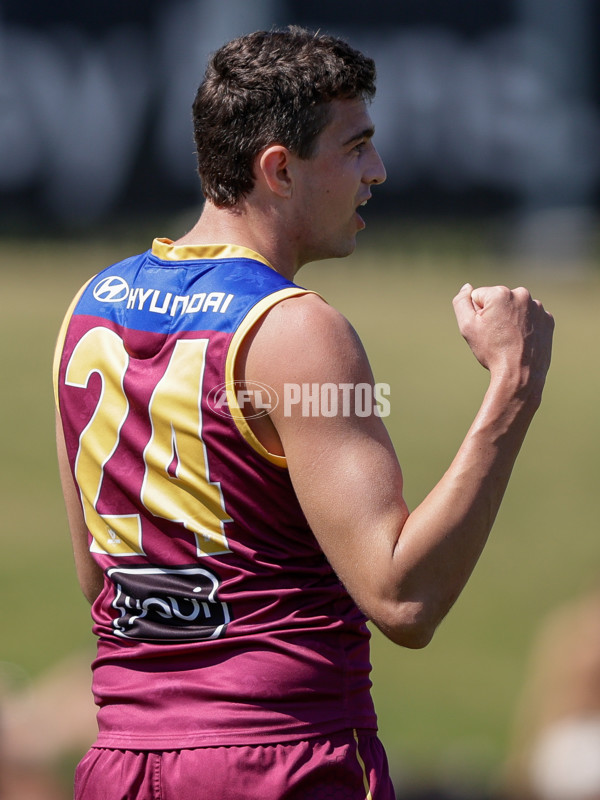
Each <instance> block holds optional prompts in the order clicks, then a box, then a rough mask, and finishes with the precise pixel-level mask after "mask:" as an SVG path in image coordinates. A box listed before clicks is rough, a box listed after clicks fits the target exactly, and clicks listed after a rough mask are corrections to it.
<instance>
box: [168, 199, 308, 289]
mask: <svg viewBox="0 0 600 800" xmlns="http://www.w3.org/2000/svg"><path fill="white" fill-rule="evenodd" d="M282 230H283V231H285V227H283V226H282V225H280V224H277V223H276V222H275V221H271V220H269V223H268V224H266V216H265V215H263V214H260V213H257V212H256V211H255V210H251V209H249V208H248V206H247V205H245V204H240V205H239V206H236V207H235V208H233V209H229V208H218V207H217V206H215V205H213V204H212V203H210V202H208V201H207V202H206V203H205V205H204V208H203V210H202V213H201V215H200V218H199V219H198V221H197V222H196V224H195V225H194V227H193V228H192V229H191V230H190V231H189V232H188V233H186V234H184V235H183V236H182V237H181V238H179V239H178V240H177V241H176V242H175V244H176V245H184V244H187V245H195V244H198V245H201V244H236V245H240V246H241V247H247V248H249V249H250V250H254V252H255V253H258V254H259V255H261V256H262V257H263V258H265V259H266V260H267V261H268V262H269V264H271V266H272V267H273V268H274V269H275V270H276V271H277V272H279V273H281V274H282V275H284V276H285V277H286V278H288V279H289V280H293V278H294V275H295V274H296V272H297V271H298V269H299V268H300V266H301V264H298V263H296V260H295V258H294V254H293V252H292V247H291V243H290V242H289V240H286V237H285V236H283V237H282V235H281V232H282Z"/></svg>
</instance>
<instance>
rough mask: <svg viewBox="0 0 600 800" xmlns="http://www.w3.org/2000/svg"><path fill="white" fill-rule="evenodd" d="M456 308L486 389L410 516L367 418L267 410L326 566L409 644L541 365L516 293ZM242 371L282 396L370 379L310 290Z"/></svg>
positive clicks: (460, 564) (516, 434) (259, 336)
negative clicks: (297, 387) (290, 388)
mask: <svg viewBox="0 0 600 800" xmlns="http://www.w3.org/2000/svg"><path fill="white" fill-rule="evenodd" d="M454 304H455V311H456V316H457V320H458V324H459V328H460V330H461V332H462V333H463V335H464V336H465V338H466V339H467V342H468V343H469V345H470V347H471V349H472V350H473V352H474V353H475V355H476V357H477V358H478V360H479V361H480V362H481V363H482V364H483V365H484V366H485V367H486V368H487V369H489V371H490V384H489V388H488V390H487V392H486V395H485V397H484V400H483V402H482V405H481V408H480V410H479V412H478V413H477V415H476V417H475V419H474V421H473V424H472V425H471V428H470V429H469V431H468V433H467V435H466V437H465V439H464V441H463V443H462V445H461V447H460V449H459V451H458V453H457V455H456V457H455V458H454V460H453V462H452V464H451V465H450V467H449V468H448V470H447V472H446V473H445V475H444V476H443V477H442V479H441V480H440V481H439V482H438V483H437V484H436V486H435V487H434V488H433V489H432V491H431V492H430V493H429V494H428V495H427V497H426V498H425V500H424V501H423V502H422V503H421V504H420V505H419V506H418V507H417V508H416V509H415V510H414V511H413V512H412V513H409V511H408V508H407V507H406V503H405V502H404V499H403V496H402V473H401V469H400V466H399V463H398V459H397V457H396V454H395V452H394V449H393V446H392V444H391V442H390V439H389V437H388V434H387V432H386V429H385V427H384V425H383V423H382V421H381V419H379V418H378V417H377V416H375V415H372V416H369V417H359V416H357V415H355V414H350V415H349V416H344V415H342V414H339V413H338V414H337V415H336V416H334V417H327V416H323V415H318V416H303V415H302V409H301V407H300V406H299V405H298V406H294V407H292V408H288V409H287V412H288V413H287V414H286V413H285V412H286V409H285V407H284V404H282V403H280V404H279V406H278V407H277V409H275V410H274V412H273V413H272V415H271V421H272V423H273V426H274V431H275V433H276V434H277V435H278V436H279V439H280V441H281V444H282V447H283V450H284V452H285V454H286V457H287V461H288V467H289V470H290V476H291V478H292V481H293V483H294V487H295V490H296V492H297V495H298V498H299V501H300V503H301V505H302V508H303V510H304V512H305V514H306V516H307V519H308V521H309V523H310V525H311V527H312V529H313V531H314V533H315V536H316V537H317V539H318V541H319V543H320V544H321V546H322V548H323V550H324V552H325V554H326V555H327V557H328V559H329V561H330V563H331V564H332V566H333V568H334V569H335V570H336V572H337V573H338V575H339V576H340V578H341V580H342V581H343V582H344V583H345V585H346V587H347V589H348V591H349V592H350V594H351V595H352V596H353V597H354V599H355V600H356V602H357V603H358V605H359V606H361V608H362V609H363V610H364V612H365V613H366V614H367V615H368V616H369V617H370V618H371V619H372V620H373V622H375V624H376V625H377V626H378V627H379V628H381V630H382V631H383V632H384V633H385V634H386V635H387V636H388V637H389V638H391V639H392V640H394V641H395V642H397V643H399V644H403V645H406V646H409V647H422V646H424V645H425V644H427V643H428V642H429V640H430V639H431V636H432V635H433V632H434V631H435V628H436V626H437V625H438V624H439V622H440V621H441V620H442V619H443V617H444V616H445V614H446V613H447V612H448V610H449V609H450V607H451V606H452V604H453V603H454V601H455V600H456V598H457V597H458V595H459V594H460V592H461V590H462V589H463V587H464V585H465V583H466V582H467V580H468V578H469V576H470V574H471V572H472V570H473V568H474V566H475V564H476V562H477V559H478V558H479V555H480V553H481V551H482V549H483V547H484V545H485V543H486V540H487V537H488V534H489V532H490V529H491V527H492V524H493V521H494V519H495V516H496V513H497V511H498V508H499V505H500V502H501V500H502V497H503V495H504V491H505V489H506V485H507V483H508V480H509V477H510V473H511V470H512V467H513V464H514V462H515V459H516V457H517V454H518V452H519V449H520V447H521V444H522V442H523V439H524V437H525V434H526V431H527V429H528V426H529V423H530V422H531V419H532V417H533V415H534V413H535V411H536V410H537V408H538V406H539V403H540V399H541V392H542V387H543V384H544V379H545V375H546V371H547V369H548V366H549V361H550V349H551V338H552V329H553V320H552V317H551V316H550V315H548V314H546V312H545V311H544V310H543V308H542V307H541V305H540V304H538V303H537V302H536V301H534V300H532V299H531V297H530V296H529V294H528V293H527V292H526V291H525V290H522V289H518V290H514V291H509V290H508V289H506V288H504V287H494V288H485V289H477V290H472V287H470V286H466V287H464V288H463V290H461V292H460V293H459V294H458V295H457V297H456V298H455V301H454ZM242 364H243V369H244V374H245V377H246V378H247V379H250V380H260V381H263V382H265V383H268V384H269V385H271V386H273V388H275V389H276V391H277V392H278V393H279V394H280V397H281V396H283V395H284V392H285V384H286V383H297V384H301V383H308V384H312V383H321V384H322V383H334V384H358V383H364V382H368V383H371V384H372V382H373V377H372V375H371V370H370V367H369V364H368V360H367V358H366V355H365V353H364V351H363V348H362V346H361V344H360V341H359V340H358V337H357V336H356V334H355V333H354V331H353V330H352V329H351V327H350V326H349V325H348V323H347V322H346V320H344V318H343V317H341V315H339V314H337V312H335V311H334V310H333V309H331V308H330V307H328V306H326V305H325V304H324V303H323V302H322V301H320V300H319V299H318V298H316V297H314V296H308V297H305V298H302V299H301V300H291V301H284V302H282V303H280V304H279V305H278V306H276V307H275V308H274V309H273V310H272V311H271V312H270V313H269V314H268V315H267V317H266V318H265V320H264V321H263V323H262V325H261V326H260V328H259V329H258V330H257V331H256V333H255V336H254V338H253V339H252V340H251V341H250V342H249V343H248V347H247V352H246V360H245V363H244V362H242Z"/></svg>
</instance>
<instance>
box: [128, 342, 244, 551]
mask: <svg viewBox="0 0 600 800" xmlns="http://www.w3.org/2000/svg"><path fill="white" fill-rule="evenodd" d="M207 345H208V340H207V339H180V340H179V341H178V342H177V343H176V344H175V349H174V350H173V355H172V356H171V360H170V362H169V364H168V366H167V369H166V371H165V374H164V375H163V377H162V378H161V380H160V381H159V382H158V384H157V385H156V388H155V390H154V393H153V395H152V399H151V400H150V409H149V410H150V418H151V420H152V436H151V438H150V441H149V442H148V445H147V446H146V449H145V450H144V461H145V462H146V474H145V476H144V483H143V485H142V502H143V503H144V505H145V506H146V508H147V509H149V510H150V511H151V512H152V513H153V514H155V515H156V516H157V517H162V518H163V519H168V520H171V521H172V522H180V523H182V524H183V525H184V526H185V527H186V528H187V529H188V530H189V531H191V532H192V533H193V534H194V535H195V537H196V548H197V555H199V556H204V555H209V554H211V555H215V554H217V553H227V552H229V547H228V546H227V539H226V538H225V534H224V531H223V523H224V522H230V521H231V519H230V517H228V516H227V513H226V511H225V509H224V506H223V495H222V492H221V487H220V485H219V484H218V483H211V482H210V479H209V474H208V464H207V457H206V447H205V445H204V442H203V440H202V408H201V406H200V402H201V397H202V380H203V377H204V363H205V357H206V347H207Z"/></svg>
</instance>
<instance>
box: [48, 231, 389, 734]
mask: <svg viewBox="0 0 600 800" xmlns="http://www.w3.org/2000/svg"><path fill="white" fill-rule="evenodd" d="M305 291H306V290H304V289H301V288H300V287H298V286H296V285H295V284H293V283H291V282H290V281H288V280H286V279H285V278H284V277H283V276H281V275H280V274H279V273H277V272H276V271H275V270H274V269H272V268H271V267H270V265H268V264H267V263H266V262H265V260H264V259H262V258H261V257H260V256H258V255H257V254H256V253H254V252H252V251H250V250H247V249H245V248H241V247H237V246H221V245H217V246H203V247H187V246H185V247H177V246H174V245H172V243H171V242H169V241H168V240H156V241H155V242H154V244H153V248H152V250H151V251H148V252H146V253H143V254H141V255H139V256H135V257H133V258H130V259H127V260H126V261H123V262H121V263H119V264H116V265H114V266H112V267H109V268H108V269H106V270H105V271H103V272H102V273H100V274H99V275H97V276H96V277H95V278H93V279H92V280H91V281H90V282H89V283H88V284H87V285H86V286H85V287H84V288H83V290H82V291H81V292H80V294H79V295H78V297H77V298H76V299H75V301H74V303H73V305H72V307H71V309H70V310H69V313H68V314H67V318H66V319H65V322H64V324H63V328H62V330H61V335H60V338H59V343H58V346H57V354H56V361H55V388H56V397H57V403H58V407H59V410H60V415H61V419H62V423H63V428H64V433H65V440H66V446H67V452H68V457H69V461H70V464H71V468H72V471H73V476H74V479H75V482H76V485H77V487H78V490H79V494H80V497H81V503H82V508H83V513H84V516H85V520H86V525H87V527H88V530H89V546H90V551H91V553H92V554H93V557H94V559H95V560H96V561H97V563H98V564H99V566H100V567H101V568H102V570H103V572H104V588H103V590H102V592H101V594H100V596H99V597H98V599H97V600H96V602H95V603H94V605H93V608H92V616H93V621H94V632H95V634H96V635H97V637H98V653H97V658H96V660H95V662H94V665H93V671H94V680H93V691H94V694H95V697H96V702H97V704H98V706H99V711H98V724H99V737H98V740H97V745H98V746H103V747H115V748H128V749H172V748H177V749H179V748H187V747H199V746H205V745H212V744H221V745H223V744H252V743H261V742H263V743H266V742H281V741H286V740H292V739H300V738H307V737H311V736H323V735H327V734H330V733H333V732H335V731H339V730H343V729H348V728H363V729H369V728H371V729H374V728H375V727H376V719H375V714H374V711H373V705H372V701H371V697H370V686H371V683H370V678H369V673H370V664H369V632H368V629H367V626H366V620H365V618H364V616H363V614H362V613H361V612H360V611H359V610H358V608H357V607H356V605H355V603H354V602H353V601H352V599H351V598H350V596H349V595H348V593H347V592H346V590H345V589H344V587H343V586H342V585H341V583H340V581H339V580H338V578H337V576H336V575H335V573H334V572H333V570H332V569H331V567H330V566H329V564H328V562H327V560H326V559H325V556H324V555H323V552H322V551H321V549H320V547H319V544H318V543H317V541H316V539H315V537H314V536H313V534H312V532H311V530H310V528H309V526H308V524H307V522H306V519H305V517H304V514H303V512H302V509H301V508H300V505H299V503H298V501H297V499H296V496H295V493H294V490H293V488H292V485H291V482H290V478H289V475H288V472H287V468H286V463H285V458H283V457H281V456H278V455H274V454H271V453H269V452H267V451H266V450H265V449H264V447H263V446H262V445H261V444H260V442H259V441H258V440H257V439H256V437H255V436H254V435H253V433H252V431H251V429H250V427H249V425H248V422H247V420H246V418H245V416H244V408H243V406H244V399H247V398H248V395H247V391H248V390H250V391H251V392H252V391H253V392H254V397H253V399H254V401H255V402H254V404H253V407H254V409H255V412H256V409H257V408H258V409H259V412H260V410H261V409H264V413H267V412H268V409H269V407H270V406H272V404H273V403H274V402H277V398H276V397H274V395H273V393H272V391H270V390H269V387H265V386H262V387H251V386H246V387H245V392H246V394H245V393H244V392H242V393H240V392H238V391H237V386H236V383H235V380H234V363H235V356H236V352H237V351H238V349H239V346H240V344H241V342H242V341H243V339H244V337H245V335H246V334H247V333H248V331H249V330H250V329H251V327H252V325H253V324H254V323H255V322H256V321H257V320H258V319H259V318H260V316H261V315H263V314H264V313H265V312H266V311H267V310H268V309H269V308H270V307H272V306H273V305H274V304H275V303H277V302H279V301H280V300H282V299H283V298H287V297H293V296H295V295H300V294H303V293H305Z"/></svg>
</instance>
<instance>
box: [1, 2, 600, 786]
mask: <svg viewBox="0 0 600 800" xmlns="http://www.w3.org/2000/svg"><path fill="white" fill-rule="evenodd" d="M287 24H301V25H306V26H309V27H311V28H319V29H321V30H323V31H326V32H328V33H333V34H337V35H342V36H344V37H346V38H347V39H348V40H349V41H350V42H351V44H353V45H354V46H356V47H358V48H359V49H361V50H363V51H365V52H366V53H367V54H368V55H370V56H372V57H373V58H374V59H375V60H376V62H377V67H378V92H377V97H376V99H375V101H374V103H373V106H372V109H371V113H372V116H373V119H374V121H375V124H376V129H377V133H376V144H377V146H378V148H379V150H380V153H381V155H382V157H383V160H384V162H385V164H386V167H387V171H388V179H387V182H386V183H385V185H384V186H383V187H380V188H378V189H377V192H376V193H375V196H374V199H373V200H372V201H371V203H370V204H369V207H368V209H367V210H366V219H367V223H368V227H367V230H366V231H365V232H364V233H363V234H361V237H360V241H359V247H358V250H357V252H356V253H355V254H354V255H353V256H352V257H351V258H349V259H346V260H344V261H343V262H326V263H322V264H315V265H310V266H308V267H306V268H305V269H304V270H303V271H302V273H301V282H302V283H303V284H304V285H307V286H310V287H311V288H315V289H316V290H318V291H320V292H322V293H323V294H324V295H325V296H326V297H327V299H328V300H329V301H330V302H331V303H332V304H333V305H335V306H336V307H338V308H339V309H340V310H342V311H343V312H344V313H345V314H347V316H348V317H349V318H350V319H351V321H352V322H353V324H354V325H355V327H356V328H357V330H358V332H359V334H360V335H361V337H362V339H363V341H364V342H365V345H366V348H367V351H368V353H369V355H370V357H371V360H372V363H373V367H374V371H375V375H376V379H377V380H378V381H380V382H385V383H389V384H390V386H391V396H390V400H391V405H392V414H391V415H390V417H389V418H388V419H387V420H386V422H387V425H388V428H389V430H390V433H391V435H392V438H393V440H394V443H395V445H396V448H397V451H398V454H399V457H400V460H401V463H402V465H403V468H404V472H405V478H406V493H407V498H408V501H409V504H410V505H412V506H414V505H415V504H417V503H418V502H419V501H420V499H421V498H422V497H423V496H424V495H425V494H426V492H427V491H428V490H429V489H430V488H431V486H432V485H433V484H434V482H435V481H436V480H437V479H438V478H439V477H440V476H441V474H442V473H443V471H444V469H445V468H446V467H447V465H448V464H449V462H450V460H451V458H452V456H453V455H454V452H455V451H456V448H457V447H458V445H459V443H460V441H461V439H462V436H463V435H464V433H465V431H466V429H467V428H468V425H469V423H470V420H471V419H472V416H473V414H474V413H475V411H476V409H477V406H478V404H479V402H480V399H481V396H482V393H483V391H484V390H485V384H486V376H485V373H484V372H483V370H481V369H480V368H479V367H478V366H477V365H476V364H475V362H474V361H473V359H472V358H471V357H470V356H469V353H468V351H467V349H466V347H465V345H464V343H463V342H462V341H461V340H460V337H459V335H458V333H457V332H456V328H455V323H454V319H453V314H452V309H451V304H450V301H451V298H452V296H453V294H455V293H456V291H457V290H458V289H459V287H460V286H461V285H462V284H463V283H464V282H465V281H466V280H469V281H471V282H472V283H486V284H487V283H506V284H509V285H519V284H525V285H527V286H528V287H529V288H530V289H531V291H532V293H533V294H535V295H536V296H538V297H540V298H541V299H542V300H543V301H544V304H545V305H546V306H547V307H548V308H549V309H550V310H551V311H552V312H553V313H554V315H555V317H556V320H557V331H556V346H555V356H554V363H553V367H552V371H551V375H550V381H549V385H548V389H547V392H546V398H545V401H544V404H543V406H542V409H541V410H540V412H539V415H538V417H537V418H536V420H535V421H534V425H533V427H532V430H531V433H530V436H529V438H528V440H527V442H526V445H525V447H524V450H523V453H522V454H521V457H520V459H519V462H518V464H517V467H516V469H515V474H514V478H513V482H512V485H511V486H510V487H509V492H508V494H507V497H506V501H505V504H504V506H503V508H502V510H501V513H500V515H499V518H498V521H497V523H496V527H495V530H494V533H493V536H492V539H491V541H490V544H489V546H488V548H487V550H486V552H485V553H484V556H483V557H482V560H481V562H480V565H479V566H478V569H477V571H476V573H475V575H474V576H473V578H472V580H471V582H470V583H469V585H468V587H467V589H466V590H465V593H464V595H463V596H462V597H461V599H460V600H459V602H458V603H457V606H456V608H455V609H454V610H453V611H452V613H451V614H450V616H449V618H448V619H447V620H446V621H445V622H444V624H443V625H442V626H441V628H440V631H439V632H438V634H437V636H436V638H435V640H434V642H433V643H432V644H431V645H430V646H429V647H428V648H427V649H426V650H424V651H419V652H409V651H402V650H399V649H397V648H395V647H393V646H392V645H390V644H389V643H387V642H386V641H384V640H383V638H382V637H381V636H379V635H378V634H377V633H376V632H374V638H373V664H374V683H375V688H374V694H375V700H376V705H377V708H378V711H379V717H380V723H381V738H382V739H383V741H384V744H385V745H386V748H387V750H388V753H389V757H390V761H391V764H392V771H393V773H394V776H395V779H396V785H397V789H398V797H399V798H400V797H406V798H417V797H421V798H465V800H468V798H482V800H483V798H488V799H489V798H502V800H521V799H522V798H523V799H526V800H599V798H600V600H598V597H597V592H598V586H599V585H600V582H599V581H598V578H599V577H600V576H599V574H598V573H599V571H600V536H599V534H600V530H599V525H598V513H597V502H596V501H597V496H598V486H599V480H600V470H599V464H598V443H599V433H600V424H599V420H598V399H599V394H600V377H599V366H600V360H599V357H598V345H599V339H600V337H599V334H600V322H599V313H598V312H599V300H600V270H599V268H598V232H599V227H598V212H599V205H600V147H599V143H600V90H599V88H598V87H599V86H600V81H599V80H598V79H599V78H600V58H599V53H600V48H599V44H600V2H598V1H597V0H486V2H481V0H453V2H448V1H447V0H420V1H419V2H416V0H405V1H404V2H389V0H371V1H370V2H369V3H368V4H364V3H357V2H352V0H345V1H344V2H341V0H326V1H325V2H323V0H319V2H317V0H302V2H300V1H299V0H298V1H296V0H252V1H251V2H250V0H218V1H217V0H175V1H172V2H168V3H167V2H164V1H163V2H161V1H160V0H144V2H141V0H104V2H102V3H96V4H84V3H76V2H75V0H55V2H53V3H52V4H49V3H44V2H41V0H0V100H1V102H0V281H1V284H0V285H1V287H2V289H1V292H0V300H1V302H2V314H1V315H0V337H1V342H2V345H1V349H0V358H1V365H2V375H3V390H2V392H1V393H0V411H1V412H2V418H3V419H4V426H3V435H2V456H3V457H2V460H1V462H0V499H1V502H2V526H1V529H0V542H1V544H2V559H1V560H0V597H1V599H2V604H3V611H4V613H3V615H2V621H1V623H0V624H1V626H2V628H1V630H2V637H1V639H0V702H1V716H0V754H1V755H0V793H1V795H0V796H1V797H3V798H5V799H6V800H55V799H56V800H62V798H65V797H69V794H70V783H71V780H72V771H73V766H74V764H75V763H76V761H77V760H78V758H79V757H80V756H81V754H82V753H83V752H85V749H86V748H87V746H88V744H89V742H90V741H92V740H93V736H94V719H93V717H94V709H93V704H92V700H91V696H90V692H89V682H90V673H89V662H90V660H91V658H92V655H93V641H92V637H91V633H90V625H89V612H88V609H87V607H86V604H85V601H84V600H83V598H82V597H81V596H80V593H79V590H78V587H77V585H76V581H75V573H74V569H73V564H72V557H71V554H70V545H69V542H68V535H67V530H66V521H65V516H64V511H63V507H62V499H61V496H60V490H59V486H58V478H57V474H56V467H55V458H54V446H53V409H52V390H51V380H50V372H51V361H52V350H53V344H54V339H55V336H56V332H57V330H58V326H59V324H60V320H61V318H62V316H63V314H64V311H65V309H66V307H67V305H68V303H69V301H70V299H71V297H72V295H73V294H74V292H75V291H76V289H77V288H78V287H79V285H80V284H81V283H82V282H83V281H84V280H85V279H87V278H88V277H89V276H90V275H91V274H93V273H94V272H96V271H97V270H99V269H101V268H102V267H103V266H104V265H106V264H108V263H111V262H112V261H116V260H118V259H120V258H123V257H125V256H127V255H130V254H132V253H134V252H139V251H141V250H143V249H146V248H147V247H148V246H149V245H150V242H151V239H152V238H153V237H154V236H170V237H172V238H176V237H177V236H179V235H181V234H182V233H183V232H184V231H185V230H186V229H187V228H188V227H190V226H191V224H193V222H194V221H195V218H196V216H197V214H198V210H199V204H200V202H201V199H202V198H201V194H200V190H199V184H198V181H197V177H196V173H195V163H194V145H193V140H192V134H191V121H190V120H191V116H190V107H191V102H192V99H193V96H194V93H195V90H196V88H197V85H198V83H199V82H200V80H201V77H202V73H203V70H204V65H205V62H206V58H207V56H208V54H209V53H210V52H211V51H213V50H214V49H216V48H217V47H218V46H220V45H221V44H222V43H223V42H224V41H226V40H227V39H229V38H232V37H233V36H236V35H238V34H241V33H246V32H249V31H252V30H256V29H259V28H270V27H272V26H284V25H287Z"/></svg>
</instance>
